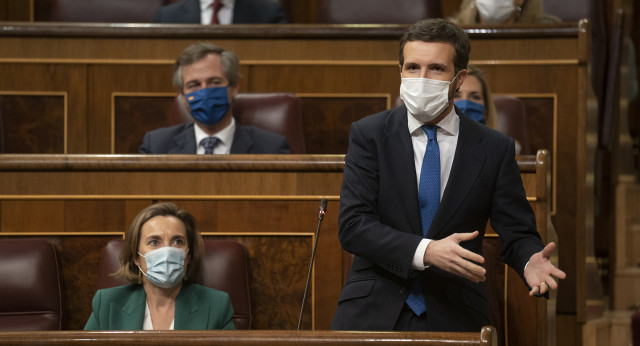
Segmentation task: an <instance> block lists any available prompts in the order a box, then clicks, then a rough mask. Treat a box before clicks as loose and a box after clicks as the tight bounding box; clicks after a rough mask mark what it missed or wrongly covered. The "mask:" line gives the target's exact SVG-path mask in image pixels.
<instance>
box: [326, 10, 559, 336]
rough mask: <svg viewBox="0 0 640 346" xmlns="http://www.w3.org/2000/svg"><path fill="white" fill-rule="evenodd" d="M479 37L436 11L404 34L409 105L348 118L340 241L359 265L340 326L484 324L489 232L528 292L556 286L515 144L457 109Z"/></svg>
mask: <svg viewBox="0 0 640 346" xmlns="http://www.w3.org/2000/svg"><path fill="white" fill-rule="evenodd" d="M469 50H470V41H469V37H468V36H467V34H466V33H465V32H464V30H462V29H461V28H460V27H458V26H457V25H455V24H453V23H451V22H447V21H445V20H443V19H427V20H423V21H420V22H417V23H415V24H413V25H411V26H410V27H409V28H408V29H407V31H406V32H405V33H404V35H403V36H402V38H401V41H400V50H399V53H400V54H399V55H400V59H399V61H400V73H401V77H402V78H401V84H400V95H401V97H402V99H403V101H404V105H401V106H399V107H396V108H393V109H390V110H387V111H384V112H381V113H377V114H374V115H370V116H368V117H365V118H363V119H361V120H359V121H356V122H354V123H353V124H352V125H351V130H350V134H349V148H348V151H347V155H346V156H345V167H344V172H343V183H342V189H341V192H340V214H339V238H340V243H341V244H342V247H343V249H344V250H346V251H347V252H350V253H352V254H354V259H353V265H352V267H351V271H350V272H349V276H348V278H347V280H346V283H345V286H344V288H343V290H342V293H341V295H340V297H339V300H338V306H337V309H336V312H335V315H334V318H333V322H332V324H331V328H332V329H335V330H410V331H467V332H471V331H473V332H477V331H479V330H480V329H481V328H482V326H485V325H488V324H490V322H489V306H488V303H487V299H486V297H485V287H484V281H485V273H486V270H485V269H484V268H483V267H482V266H481V264H482V263H483V262H484V258H483V257H482V256H481V255H480V254H481V253H482V240H483V237H484V232H485V228H486V225H487V222H488V221H489V220H491V226H492V227H493V229H494V230H495V231H496V232H497V233H498V234H499V235H500V238H501V241H502V244H501V251H500V253H501V259H502V260H503V261H504V262H505V263H507V264H509V265H510V266H511V267H512V268H514V270H516V271H517V272H518V273H519V274H520V276H521V277H522V278H523V279H524V281H525V282H526V284H527V285H528V286H529V288H530V291H529V294H530V295H540V294H542V295H544V294H546V293H547V292H548V291H549V289H556V288H557V282H556V279H557V278H564V277H565V276H566V275H565V273H564V272H563V271H561V270H560V269H558V268H556V267H555V266H554V265H553V264H552V263H551V261H550V256H551V253H552V251H553V250H554V249H555V243H549V244H548V245H546V246H545V245H544V244H543V242H542V241H541V239H540V235H539V234H538V232H537V229H536V224H535V215H534V213H533V210H532V209H531V206H530V205H529V202H528V201H527V198H526V195H525V191H524V187H523V184H522V179H521V177H520V171H519V169H518V164H517V162H516V160H515V153H514V143H513V140H512V139H511V138H509V137H507V136H505V135H503V134H501V133H500V132H498V131H496V130H493V129H491V128H489V127H487V126H484V125H482V124H480V123H478V122H476V121H474V120H472V119H470V118H469V117H467V116H464V115H462V114H457V113H456V111H455V109H454V107H453V95H454V93H455V91H456V90H457V89H458V88H460V86H461V85H462V84H463V82H464V81H465V78H466V77H467V70H466V68H467V64H468V60H469Z"/></svg>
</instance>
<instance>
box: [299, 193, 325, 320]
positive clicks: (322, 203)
mask: <svg viewBox="0 0 640 346" xmlns="http://www.w3.org/2000/svg"><path fill="white" fill-rule="evenodd" d="M327 203H328V201H327V199H326V198H323V199H321V200H320V206H319V207H318V228H316V239H315V241H314V242H313V251H311V263H310V264H309V272H308V273H307V283H306V284H305V285H304V294H303V295H302V306H301V307H300V317H299V318H298V328H297V329H296V330H300V324H302V313H303V312H304V303H305V300H306V299H307V290H308V289H309V280H311V271H312V269H313V260H314V259H315V257H316V246H318V235H319V234H320V225H322V219H324V214H325V213H326V212H327Z"/></svg>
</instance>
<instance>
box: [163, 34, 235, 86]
mask: <svg viewBox="0 0 640 346" xmlns="http://www.w3.org/2000/svg"><path fill="white" fill-rule="evenodd" d="M209 54H218V55H219V56H220V58H221V59H222V69H223V70H224V75H225V76H226V77H227V80H229V86H236V85H238V79H240V77H241V76H240V61H239V60H238V57H237V56H236V54H235V53H234V52H232V51H230V50H224V48H222V47H219V46H216V45H215V44H213V43H208V42H199V43H194V44H192V45H190V46H188V47H187V48H185V49H184V50H183V51H182V53H180V56H178V58H177V59H176V62H175V64H174V65H173V86H175V87H176V88H178V89H180V90H181V91H182V86H183V81H182V69H183V68H184V67H185V66H189V65H191V64H193V63H195V62H196V61H199V60H202V59H204V58H205V57H206V56H207V55H209Z"/></svg>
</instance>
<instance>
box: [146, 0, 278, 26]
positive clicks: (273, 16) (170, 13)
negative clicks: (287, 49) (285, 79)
mask: <svg viewBox="0 0 640 346" xmlns="http://www.w3.org/2000/svg"><path fill="white" fill-rule="evenodd" d="M153 21H154V22H156V23H194V24H196V23H200V24H212V23H213V24H270V23H273V24H277V23H280V24H284V23H287V16H286V15H285V11H284V9H283V8H282V6H281V5H280V3H278V2H276V1H274V0H182V1H180V2H177V3H175V4H171V5H167V6H162V7H160V8H159V9H158V10H157V11H156V14H155V15H154V17H153Z"/></svg>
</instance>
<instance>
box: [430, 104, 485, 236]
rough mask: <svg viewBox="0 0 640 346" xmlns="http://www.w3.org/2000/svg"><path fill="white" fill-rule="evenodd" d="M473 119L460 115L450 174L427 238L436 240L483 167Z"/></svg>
mask: <svg viewBox="0 0 640 346" xmlns="http://www.w3.org/2000/svg"><path fill="white" fill-rule="evenodd" d="M473 121H474V120H472V119H471V118H468V117H466V116H460V133H459V134H458V144H457V146H456V153H455V155H454V157H453V164H452V166H451V173H450V174H449V180H448V182H447V186H446V187H445V190H444V193H443V195H442V200H441V201H440V207H439V208H438V212H437V213H436V215H435V216H434V218H433V222H432V223H431V229H430V230H429V234H428V236H427V237H428V238H430V239H436V236H437V235H438V233H440V232H441V231H442V230H443V229H444V226H445V225H446V224H447V223H448V221H449V219H450V218H451V217H452V216H453V215H454V214H455V212H456V210H457V209H458V207H459V206H460V204H461V203H462V202H463V201H464V199H465V197H466V196H467V194H468V193H469V191H470V190H471V187H472V186H473V184H474V182H475V181H476V178H477V176H478V174H480V171H481V169H482V165H483V164H484V159H485V156H484V153H483V152H482V151H481V150H478V149H479V146H480V142H481V141H482V136H481V134H480V133H479V132H478V131H475V130H474V127H475V126H483V125H480V124H475V123H473Z"/></svg>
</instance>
